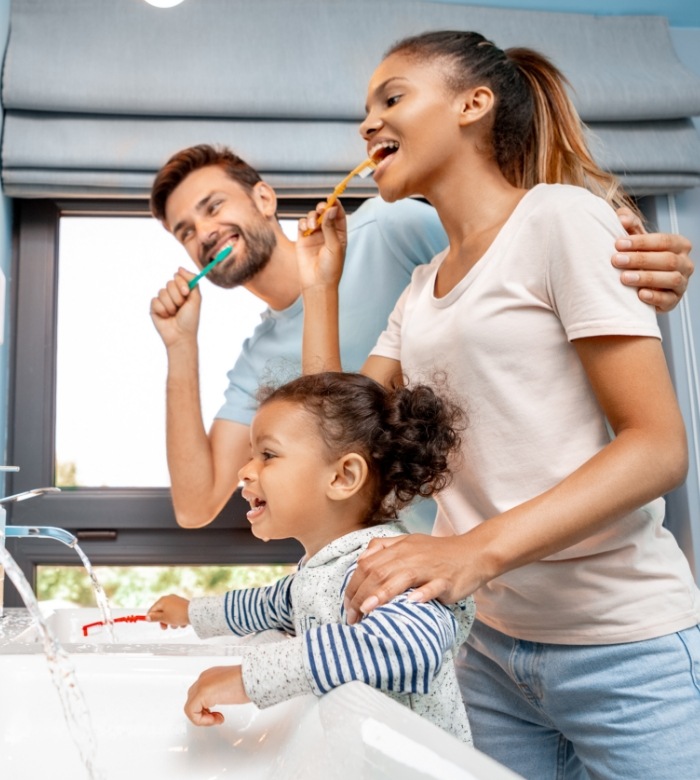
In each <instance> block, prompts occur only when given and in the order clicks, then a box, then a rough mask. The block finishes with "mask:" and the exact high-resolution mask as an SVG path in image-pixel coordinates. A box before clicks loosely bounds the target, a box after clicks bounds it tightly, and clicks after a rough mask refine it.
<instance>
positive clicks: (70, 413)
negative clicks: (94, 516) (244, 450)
mask: <svg viewBox="0 0 700 780" xmlns="http://www.w3.org/2000/svg"><path fill="white" fill-rule="evenodd" d="M180 265H183V266H185V267H186V268H189V269H190V270H193V271H194V270H196V269H195V267H194V264H193V263H192V262H191V261H190V259H189V257H188V256H187V254H186V253H185V251H184V250H183V249H182V248H181V247H180V246H179V245H178V244H177V243H176V242H175V241H174V239H173V238H172V236H171V235H169V234H168V233H167V232H166V231H165V230H164V229H163V227H162V226H161V225H160V223H158V222H157V221H156V220H154V219H152V218H150V217H140V216H115V217H91V216H71V215H62V216H60V222H59V241H58V300H57V360H56V484H57V485H58V486H60V487H76V486H84V487H167V485H168V484H169V479H168V470H167V464H166V458H165V404H164V388H165V375H166V368H167V365H166V356H165V348H164V347H163V343H162V341H161V339H160V336H159V335H158V334H157V332H156V330H155V328H154V326H153V324H152V322H151V319H150V317H149V315H148V312H149V306H150V301H151V298H152V297H153V296H154V295H155V294H156V292H157V291H158V290H159V289H160V288H161V287H162V286H163V285H164V284H165V283H166V282H167V281H168V280H170V279H171V278H172V275H173V274H174V273H175V271H176V270H177V268H178V267H179V266H180ZM201 290H202V296H203V299H204V300H203V305H202V314H201V321H200V330H199V344H200V374H201V377H202V409H203V416H204V422H205V426H206V427H207V428H208V427H209V425H210V424H211V421H212V420H213V418H214V415H215V414H216V412H217V410H218V408H219V407H220V406H221V404H222V403H223V390H224V388H225V382H226V372H227V371H228V370H229V369H230V368H231V366H232V365H233V361H234V359H235V357H236V356H237V354H238V351H239V348H240V345H241V344H242V343H243V340H244V339H245V337H246V336H247V335H249V334H250V333H251V331H252V330H253V328H254V327H255V325H256V324H257V323H258V322H259V320H260V313H261V312H262V311H263V309H264V308H265V304H264V303H263V302H262V301H261V300H260V299H259V298H257V297H256V296H254V295H252V293H249V292H248V291H247V290H246V289H244V288H242V287H240V288H237V289H235V290H222V289H220V288H218V287H216V286H214V285H212V284H210V283H208V282H206V281H203V282H202V284H201Z"/></svg>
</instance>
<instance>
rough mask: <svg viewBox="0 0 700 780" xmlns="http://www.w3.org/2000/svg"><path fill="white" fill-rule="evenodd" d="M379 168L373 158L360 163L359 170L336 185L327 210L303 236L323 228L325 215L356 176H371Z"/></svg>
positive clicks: (353, 171)
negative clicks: (322, 222)
mask: <svg viewBox="0 0 700 780" xmlns="http://www.w3.org/2000/svg"><path fill="white" fill-rule="evenodd" d="M376 167H377V163H376V162H375V161H374V160H373V159H372V158H371V157H368V158H367V159H366V160H365V161H364V162H362V163H360V164H359V165H358V166H357V168H353V169H352V170H351V171H350V173H349V174H348V175H347V176H346V177H345V178H344V179H343V180H342V181H341V182H339V183H338V184H336V186H335V189H334V190H333V192H332V193H331V194H330V195H329V196H328V199H327V200H326V208H325V209H324V210H323V211H322V212H321V215H320V216H319V218H318V219H317V220H316V227H315V228H313V229H311V228H307V229H306V230H305V231H304V232H303V233H302V235H303V236H310V235H311V234H312V233H315V232H316V231H317V230H318V229H319V228H320V227H321V221H322V219H323V215H324V214H325V213H326V211H328V209H329V208H330V207H331V206H332V205H333V204H334V203H335V202H336V200H338V197H339V196H340V195H342V194H343V193H344V192H345V188H346V187H347V186H348V184H349V183H350V181H351V179H354V178H355V176H360V177H361V178H363V179H364V178H365V177H367V176H369V175H370V173H371V172H372V171H373V170H374V169H375V168H376Z"/></svg>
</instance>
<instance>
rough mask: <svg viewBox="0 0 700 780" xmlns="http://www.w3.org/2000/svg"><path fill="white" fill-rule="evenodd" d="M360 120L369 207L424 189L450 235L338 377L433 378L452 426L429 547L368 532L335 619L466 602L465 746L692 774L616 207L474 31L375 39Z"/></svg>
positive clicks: (334, 247)
mask: <svg viewBox="0 0 700 780" xmlns="http://www.w3.org/2000/svg"><path fill="white" fill-rule="evenodd" d="M361 132H362V134H363V136H364V137H365V139H366V140H367V146H368V153H369V154H370V155H371V156H373V158H374V159H375V161H377V162H378V166H377V169H376V171H375V173H374V178H375V181H376V183H377V185H378V187H379V191H380V194H381V196H382V197H383V198H384V199H385V200H389V201H392V200H397V199H399V198H405V197H408V196H410V195H414V194H420V195H422V196H424V197H425V198H426V199H427V200H428V201H429V202H430V203H431V204H432V205H433V206H434V207H435V208H436V209H437V212H438V214H439V216H440V219H441V221H442V223H443V225H444V227H445V229H446V231H447V234H448V237H449V247H448V249H447V250H446V251H445V252H444V253H442V254H440V255H438V256H437V257H436V258H435V260H434V261H433V263H432V264H431V265H430V266H428V267H425V268H422V269H418V270H417V271H416V272H415V273H414V275H413V278H412V282H411V285H410V286H409V288H408V289H407V290H406V292H405V293H404V295H403V296H402V297H401V299H400V301H399V302H398V304H397V306H396V309H395V310H394V312H393V314H392V316H391V318H390V320H389V324H388V327H387V330H386V331H385V333H384V334H382V336H381V337H380V340H379V342H378V344H377V346H376V347H375V349H374V350H373V352H372V354H371V356H370V357H369V359H368V360H367V362H366V364H365V366H364V368H363V372H364V373H367V374H368V375H370V376H372V377H373V378H375V379H377V380H378V381H380V382H382V383H383V384H385V385H387V386H390V385H392V384H398V383H401V382H402V381H403V379H404V377H406V378H408V380H409V381H417V380H421V381H425V379H426V378H427V377H430V376H431V373H432V372H434V371H435V369H436V368H443V369H444V370H446V371H447V372H448V376H449V379H450V382H451V385H452V389H453V390H455V391H458V392H459V393H460V395H461V397H462V402H463V404H464V405H465V406H466V408H467V409H468V412H469V417H470V428H469V431H468V434H467V436H465V437H464V447H463V464H462V467H461V469H460V470H459V471H458V472H457V474H456V475H455V479H454V482H453V485H452V486H451V487H450V488H448V489H447V490H446V491H444V492H443V494H442V495H441V496H440V497H439V498H438V503H439V505H440V509H439V513H438V518H437V521H436V525H435V529H434V532H433V536H432V537H427V536H422V535H412V536H408V537H401V538H399V539H392V540H381V541H377V542H373V543H372V544H371V545H370V547H369V549H368V553H366V554H365V556H363V557H362V558H361V559H360V562H359V565H358V573H357V574H356V575H355V577H354V579H353V581H352V582H351V583H350V586H349V588H348V590H347V591H346V598H348V600H349V602H350V603H349V608H350V609H351V610H355V611H356V610H357V609H358V608H359V609H361V611H362V612H363V613H369V612H370V611H371V610H372V609H373V608H374V607H376V606H377V605H379V604H382V603H384V602H385V601H386V600H387V599H388V598H390V597H391V596H393V595H394V594H395V593H397V592H401V591H404V590H406V589H407V588H408V587H415V588H417V589H418V590H417V591H416V592H415V593H414V594H413V597H414V598H420V599H423V598H424V599H434V598H439V599H440V600H442V601H444V602H446V603H449V602H451V601H454V600H456V599H458V598H461V597H463V596H465V595H467V594H470V593H474V595H475V598H476V603H477V621H476V622H475V625H474V628H473V630H472V634H471V636H470V640H469V651H468V655H467V661H466V668H465V676H464V680H463V693H464V695H465V699H466V702H467V706H468V712H469V718H470V722H471V725H472V732H473V736H474V743H475V745H476V746H477V747H478V748H480V749H481V750H483V751H484V752H486V753H488V754H490V755H491V756H493V757H494V758H496V759H497V760H499V761H501V762H502V763H503V764H505V765H507V766H509V767H510V768H512V769H514V770H515V771H517V772H519V773H520V774H522V775H523V776H525V777H532V778H538V779H539V778H543V777H550V776H551V777H567V778H569V777H572V778H573V777H582V778H583V777H591V778H594V777H595V778H598V777H600V778H603V777H606V778H619V777H654V778H661V777H668V778H671V777H674V778H677V777H689V776H691V774H692V772H694V771H696V770H695V767H696V766H698V761H700V744H699V743H698V740H697V736H696V734H695V730H696V728H697V723H698V722H700V681H699V680H698V669H700V628H699V627H698V623H699V622H700V593H699V592H698V589H697V588H696V586H695V584H694V582H693V577H692V574H691V572H690V567H689V566H688V563H687V561H686V560H685V558H684V556H683V554H682V552H681V551H680V549H679V548H678V545H677V544H676V542H675V540H674V538H673V536H672V535H671V534H670V533H669V532H668V531H667V530H666V529H665V528H664V527H663V525H662V523H663V499H661V498H660V497H661V496H662V495H664V494H665V493H666V492H668V491H669V490H671V489H672V488H674V487H675V486H677V485H678V484H680V483H681V482H682V481H683V479H684V477H685V472H686V468H687V452H686V442H685V432H684V427H683V421H682V418H681V415H680V412H679V409H678V406H677V403H676V400H675V396H674V392H673V387H672V385H671V381H670V378H669V375H668V371H667V367H666V364H665V360H664V356H663V352H662V349H661V344H660V338H659V332H658V328H657V325H656V321H655V317H654V312H653V310H652V309H651V308H650V307H647V306H645V305H644V304H643V303H641V302H640V301H639V300H638V299H637V297H636V295H635V294H634V293H633V292H632V291H629V290H625V289H620V290H617V289H616V288H615V286H616V285H617V286H619V285H618V284H617V280H616V279H614V278H612V275H611V274H610V273H609V268H608V261H607V258H608V257H609V255H610V252H611V249H612V247H613V245H614V241H615V238H616V235H617V232H618V231H619V226H618V224H617V221H616V219H615V216H614V212H613V209H612V208H611V205H613V206H618V205H620V204H623V203H626V202H627V198H626V197H625V195H624V193H622V192H621V190H620V188H619V186H618V184H617V182H616V181H615V179H614V178H613V177H612V176H610V175H609V174H607V173H605V172H604V171H602V170H600V169H599V168H598V167H597V166H596V164H595V162H594V161H593V159H592V158H591V156H590V154H589V152H588V150H587V148H586V145H585V139H584V135H583V131H582V127H581V124H580V120H579V118H578V116H577V114H576V112H575V110H574V108H573V106H572V105H571V103H570V101H569V99H568V97H567V94H566V91H565V87H564V80H563V78H562V76H561V74H560V73H559V72H558V71H557V70H556V68H554V67H553V66H552V64H551V63H549V62H548V61H547V60H546V59H545V58H544V57H542V56H541V55H539V54H537V53H536V52H533V51H531V50H526V49H511V50H508V51H507V52H503V51H501V50H500V49H498V48H497V47H496V46H495V45H494V44H493V43H491V42H490V41H487V40H486V39H485V38H483V36H481V35H479V34H478V33H468V32H439V33H428V34H425V35H421V36H416V37H414V38H410V39H407V40H404V41H402V42H400V43H399V44H397V45H396V46H394V47H393V48H392V49H391V50H390V52H389V53H388V54H387V56H386V58H385V59H384V61H383V62H382V63H381V64H380V66H379V68H378V69H377V70H376V71H375V73H374V75H373V77H372V80H371V82H370V86H369V91H368V105H367V118H366V119H365V121H364V122H363V124H362V128H361ZM544 182H556V183H553V184H549V183H546V184H545V183H544ZM584 188H587V189H584ZM592 193H596V194H592ZM606 200H607V202H606ZM322 209H323V204H319V209H318V210H317V212H316V213H312V214H310V215H309V216H308V218H307V219H305V220H302V221H301V222H300V229H302V230H303V229H307V228H309V227H311V228H313V227H315V226H316V224H317V222H318V214H319V213H320V212H321V211H322ZM322 228H323V232H322V233H319V232H316V233H314V234H313V235H312V236H310V237H308V238H306V239H302V240H301V241H300V243H299V245H298V247H299V249H300V250H301V251H299V260H300V273H301V275H302V284H303V286H304V288H305V292H304V305H305V312H306V313H305V316H306V318H307V320H308V325H309V328H308V330H307V332H305V365H308V366H315V367H317V366H319V365H323V367H324V368H326V369H334V368H338V367H339V361H338V353H337V345H336V341H337V339H336V334H335V331H334V330H333V327H334V323H335V320H336V303H335V302H336V300H337V297H336V293H335V288H336V285H337V279H338V276H339V273H340V261H341V260H342V243H343V216H342V213H341V212H339V211H338V210H337V209H331V210H329V212H328V214H327V215H326V216H325V217H324V219H323V224H322ZM324 241H325V245H324ZM369 283H371V280H368V284H369ZM503 315H507V316H503ZM319 358H321V360H320V361H319ZM610 431H611V432H612V435H610Z"/></svg>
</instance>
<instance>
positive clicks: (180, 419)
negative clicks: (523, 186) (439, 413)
mask: <svg viewBox="0 0 700 780" xmlns="http://www.w3.org/2000/svg"><path fill="white" fill-rule="evenodd" d="M151 211H152V213H153V215H154V216H155V217H156V218H157V219H159V220H160V221H161V222H162V223H163V225H164V226H165V228H166V229H167V230H168V231H170V232H171V233H172V234H173V235H174V236H175V238H176V239H177V240H178V241H179V242H180V243H181V244H182V245H183V246H184V247H185V249H186V250H187V252H188V254H189V255H190V257H191V258H192V259H193V260H194V262H195V263H196V264H197V266H199V267H200V268H202V267H204V266H205V265H206V264H207V263H209V262H210V261H211V260H212V259H213V258H214V256H215V255H216V254H217V253H218V252H220V251H221V249H222V248H225V247H226V246H231V247H232V250H233V251H232V252H231V253H230V254H229V256H228V257H227V258H226V259H225V260H223V261H222V262H221V263H219V264H218V265H217V266H216V267H214V268H213V269H212V270H211V271H210V272H209V274H208V278H209V279H210V280H211V281H212V282H213V283H214V284H217V285H219V286H221V287H226V288H231V287H236V286H239V285H243V286H244V287H246V289H248V290H249V291H250V292H252V293H253V294H254V295H257V296H258V298H260V299H261V300H263V301H265V303H266V304H267V305H268V307H269V308H268V310H267V311H266V312H265V314H264V315H263V321H262V322H261V324H260V325H258V326H257V328H256V329H255V331H254V333H253V334H252V336H251V337H250V338H249V339H247V340H246V342H245V343H244V345H243V348H242V350H241V353H240V355H239V357H238V360H237V361H236V364H235V366H234V367H233V369H232V370H231V371H230V372H229V374H228V378H229V386H228V389H227V391H226V401H225V403H224V405H223V407H222V408H221V410H220V411H219V412H218V413H217V416H216V419H215V420H214V422H213V424H212V426H211V429H210V431H209V432H207V431H206V429H205V427H204V421H203V419H202V414H201V405H200V396H199V369H198V347H197V330H198V324H199V312H200V306H201V293H200V292H199V290H198V288H197V287H195V288H194V289H193V290H190V289H189V287H188V282H189V280H190V279H192V278H193V277H194V274H191V273H189V272H188V271H187V270H185V269H183V268H180V269H179V271H178V272H177V273H176V274H175V276H174V277H173V279H172V280H170V281H169V282H168V283H167V284H166V286H165V287H164V288H162V289H161V290H160V291H159V293H158V295H157V296H156V297H155V298H153V300H152V302H151V317H152V320H153V322H154V324H155V327H156V329H157V330H158V333H159V334H160V336H161V338H162V339H163V342H164V344H165V347H166V350H167V354H168V380H167V399H166V404H167V421H166V427H167V434H166V435H167V444H166V447H167V457H168V468H169V471H170V478H171V490H172V498H173V506H174V510H175V517H176V519H177V522H178V524H179V525H181V526H182V527H183V528H199V527H202V526H205V525H207V524H209V523H210V522H211V521H212V520H213V519H214V518H215V517H216V516H217V515H218V513H219V512H220V511H221V509H222V508H223V506H224V505H225V504H226V502H227V501H228V499H229V498H230V497H231V495H232V493H233V491H234V490H235V489H236V486H237V484H238V471H239V469H240V468H241V466H243V465H244V464H245V463H246V462H247V460H248V453H249V430H248V426H249V424H250V422H251V420H252V418H253V414H254V412H255V393H256V391H257V387H258V385H259V384H260V381H261V380H269V379H270V378H274V376H275V374H277V375H278V377H279V378H281V379H289V378H291V376H290V370H291V371H292V372H293V373H299V371H300V367H301V337H302V327H303V310H302V303H301V298H300V285H299V279H298V272H297V261H296V251H295V244H294V242H293V241H291V240H290V239H288V238H287V237H286V236H285V234H284V232H283V231H282V228H281V226H280V224H279V222H278V220H277V217H276V211H277V197H276V194H275V191H274V189H273V188H272V187H271V186H270V185H269V184H267V183H266V182H264V181H263V180H262V179H261V178H260V176H259V174H258V173H257V171H255V170H254V169H253V168H251V167H250V166H249V165H248V164H247V163H245V162H244V161H243V160H241V159H240V158H239V157H237V156H236V155H235V154H233V153H232V152H231V151H230V150H228V149H225V148H218V149H215V148H213V147H211V146H207V145H200V146H194V147H190V148H188V149H184V150H182V151H181V152H178V153H177V154H175V155H174V156H173V157H171V159H170V160H169V161H168V162H167V163H166V164H165V165H164V166H163V168H161V170H160V171H159V172H158V174H157V175H156V178H155V181H154V184H153V189H152V193H151ZM621 221H622V222H623V224H624V225H625V226H626V227H627V228H628V229H629V230H634V231H635V232H636V233H637V234H636V235H629V236H628V237H625V238H624V239H620V240H619V241H618V242H617V244H616V248H617V249H618V254H616V255H615V256H614V257H613V264H614V265H616V266H617V267H619V268H621V269H624V271H623V273H622V282H623V283H625V284H629V285H631V286H635V287H638V288H639V295H640V298H642V299H643V300H645V301H647V302H648V303H652V304H654V305H655V306H656V308H657V310H658V311H669V310H671V309H672V308H673V307H674V306H675V305H676V304H677V303H678V301H679V300H680V298H681V297H682V295H683V293H684V292H685V289H686V287H687V284H688V279H689V277H690V275H691V274H692V272H693V263H692V261H691V260H690V258H689V256H688V255H689V252H690V243H689V242H688V241H687V240H686V239H684V238H683V237H681V236H673V235H667V234H643V233H641V232H640V231H641V226H640V225H639V224H638V222H636V221H635V220H634V219H633V218H632V217H631V216H630V215H626V216H625V215H622V216H621ZM446 243H447V239H446V237H445V234H444V231H443V230H442V226H441V225H440V223H439V220H438V218H437V216H436V214H435V212H434V211H433V209H432V208H430V207H429V206H427V205H425V204H424V203H420V202H418V201H413V200H404V201H400V202H398V203H395V204H391V205H389V204H387V203H384V202H383V201H381V200H380V199H378V198H371V199H370V200H368V201H367V202H366V203H364V204H363V205H362V206H361V207H360V208H359V209H358V210H357V212H355V213H354V214H353V215H351V217H350V219H349V221H348V250H347V255H346V260H345V266H344V271H343V279H342V282H341V286H340V292H339V295H340V298H341V304H340V312H341V315H340V316H341V322H340V343H341V351H342V358H343V366H344V367H345V369H346V370H349V371H354V370H359V368H360V366H361V365H362V363H363V362H364V360H365V358H366V357H367V355H368V354H369V353H370V351H371V349H372V347H373V346H374V344H375V342H376V340H377V337H378V336H379V334H380V333H381V331H382V330H383V329H384V327H385V325H386V321H387V319H388V316H389V314H390V313H391V311H392V309H393V306H394V303H395V302H396V300H397V299H398V297H399V295H400V293H401V292H402V290H403V289H404V287H405V286H406V285H407V284H408V282H409V280H410V276H411V273H412V271H413V269H414V268H415V267H416V266H417V265H420V264H421V263H426V262H429V261H430V260H431V258H432V257H433V256H434V255H436V254H437V253H438V252H439V251H441V250H442V249H443V248H444V247H445V246H446ZM310 509H311V508H310ZM426 509H428V510H429V511H431V510H430V507H429V505H428V507H426ZM424 517H425V512H424ZM416 522H418V523H420V521H419V520H417V521H416Z"/></svg>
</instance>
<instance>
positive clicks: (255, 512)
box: [246, 498, 267, 523]
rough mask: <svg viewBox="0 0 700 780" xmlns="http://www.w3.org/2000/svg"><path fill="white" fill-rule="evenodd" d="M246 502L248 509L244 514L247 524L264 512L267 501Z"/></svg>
mask: <svg viewBox="0 0 700 780" xmlns="http://www.w3.org/2000/svg"><path fill="white" fill-rule="evenodd" d="M248 501H249V502H250V509H249V510H248V511H247V512H246V517H247V518H248V522H250V523H252V522H253V521H254V520H257V519H258V518H259V517H260V515H262V513H263V512H264V511H265V507H266V506H267V501H263V500H262V499H261V498H249V499H248Z"/></svg>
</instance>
